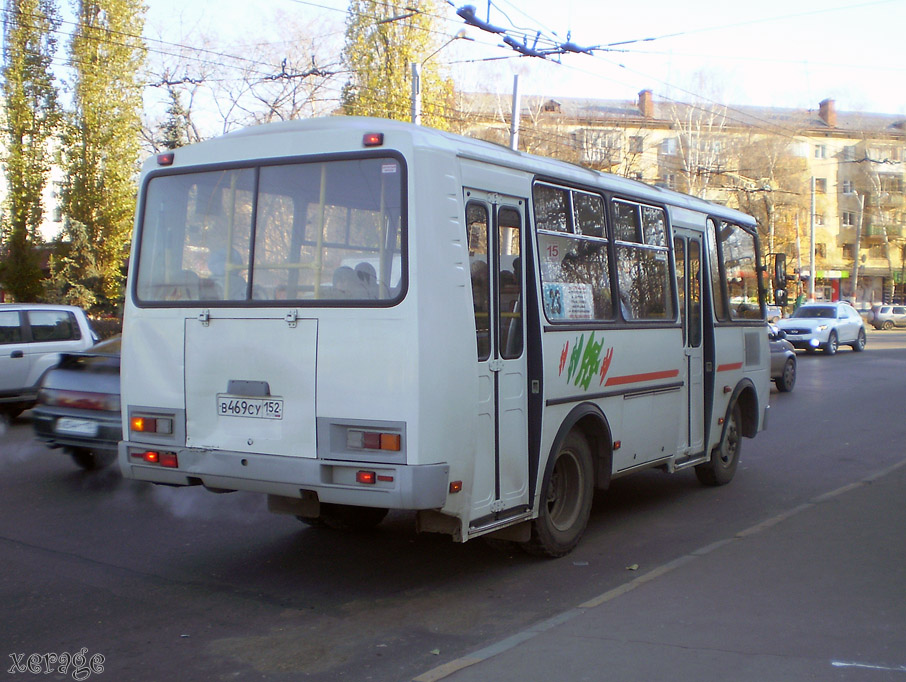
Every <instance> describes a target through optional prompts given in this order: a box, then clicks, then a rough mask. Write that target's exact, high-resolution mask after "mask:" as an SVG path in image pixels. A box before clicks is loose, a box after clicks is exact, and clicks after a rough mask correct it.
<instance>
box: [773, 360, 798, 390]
mask: <svg viewBox="0 0 906 682" xmlns="http://www.w3.org/2000/svg"><path fill="white" fill-rule="evenodd" d="M774 385H775V386H777V390H778V391H781V392H782V393H789V392H790V391H792V390H793V386H795V385H796V358H787V359H786V362H785V363H784V364H783V374H781V375H780V376H779V377H777V378H776V379H774Z"/></svg>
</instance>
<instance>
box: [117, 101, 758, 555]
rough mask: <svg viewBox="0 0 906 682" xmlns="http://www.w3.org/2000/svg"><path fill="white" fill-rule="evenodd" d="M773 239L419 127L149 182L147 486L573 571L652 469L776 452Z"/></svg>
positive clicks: (327, 140) (261, 140) (679, 204)
mask: <svg viewBox="0 0 906 682" xmlns="http://www.w3.org/2000/svg"><path fill="white" fill-rule="evenodd" d="M760 259H761V253H760V251H759V243H758V238H757V231H756V225H755V222H754V220H753V219H752V218H751V217H749V216H747V215H745V214H743V213H740V212H738V211H735V210H731V209H728V208H725V207H723V206H719V205H715V204H711V203H707V202H704V201H701V200H699V199H695V198H692V197H689V196H685V195H682V194H678V193H676V192H671V191H668V190H664V189H659V188H656V187H651V186H647V185H644V184H642V183H638V182H634V181H631V180H626V179H623V178H619V177H614V176H610V175H606V174H602V173H598V172H594V171H591V170H586V169H583V168H580V167H577V166H573V165H570V164H567V163H562V162H558V161H553V160H550V159H544V158H539V157H536V156H531V155H528V154H524V153H520V152H515V151H511V150H508V149H505V148H502V147H499V146H496V145H493V144H489V143H485V142H481V141H477V140H473V139H467V138H463V137H459V136H456V135H451V134H447V133H443V132H439V131H436V130H431V129H428V128H422V127H416V126H412V125H409V124H404V123H398V122H391V121H386V120H379V119H367V118H343V117H334V118H326V119H316V120H306V121H292V122H286V123H278V124H271V125H264V126H261V127H257V128H252V129H248V130H244V131H241V132H237V133H233V134H229V135H226V136H224V137H221V138H219V139H214V140H210V141H207V142H202V143H200V144H196V145H192V146H188V147H184V148H181V149H178V150H176V151H175V152H172V153H167V154H161V155H159V156H157V157H154V158H152V159H149V161H148V162H147V163H146V165H145V167H144V170H143V173H142V179H141V187H140V199H139V206H138V212H137V219H136V229H135V238H134V244H133V252H132V257H131V261H130V271H129V280H128V294H127V297H126V308H125V327H124V329H125V332H124V339H123V350H122V353H123V356H122V405H123V421H124V441H123V442H122V443H121V444H120V449H119V462H120V466H121V468H122V471H123V474H124V476H126V477H127V478H133V479H140V480H145V481H152V482H155V483H161V484H167V485H176V486H186V485H203V486H205V487H207V488H209V489H211V490H214V491H218V492H223V491H236V490H245V491H257V492H260V493H264V494H266V495H267V496H268V503H269V508H270V509H271V510H272V511H275V512H279V513H288V514H292V515H295V516H297V517H299V518H300V520H303V521H305V522H307V523H310V524H326V525H329V526H334V527H339V526H351V527H368V526H373V525H376V524H377V523H379V522H380V521H381V520H382V519H383V518H384V516H385V515H386V514H387V511H388V510H390V509H400V510H414V511H416V512H417V526H418V528H419V530H422V531H433V532H444V533H448V534H450V535H451V536H452V537H453V538H454V539H455V540H457V541H463V542H464V541H466V540H469V539H471V538H475V537H478V536H482V535H487V534H491V533H494V534H495V537H499V538H506V539H511V540H516V541H519V542H523V543H524V544H525V546H526V547H527V548H528V549H529V550H531V551H534V552H535V553H540V554H547V555H552V556H559V555H563V554H565V553H567V552H568V551H570V550H571V549H572V548H573V547H574V546H575V545H576V544H577V543H578V541H579V539H580V537H581V536H582V534H583V532H584V530H585V526H586V523H587V520H588V516H589V510H590V507H591V503H592V497H593V492H594V490H595V489H596V488H599V489H603V488H606V487H607V486H608V485H609V483H610V481H611V480H612V479H614V478H617V477H620V476H624V475H626V474H629V473H631V472H634V471H639V470H641V469H646V468H650V467H660V468H662V469H664V470H666V471H668V472H675V471H680V470H682V469H686V468H691V467H694V469H695V472H696V474H698V477H699V478H700V479H701V481H702V482H703V483H705V484H708V485H720V484H724V483H727V482H728V481H729V480H730V479H731V478H732V477H733V474H734V472H735V470H736V466H737V462H738V460H739V449H740V441H741V438H742V437H743V436H745V437H753V436H754V435H755V434H756V433H757V432H758V431H759V430H760V429H762V428H763V427H764V424H765V418H766V416H767V410H768V396H769V376H768V375H769V370H768V367H769V352H768V345H767V334H766V330H765V324H764V295H763V287H762V283H761V277H762V273H761V268H759V267H758V263H760V262H761V260H760Z"/></svg>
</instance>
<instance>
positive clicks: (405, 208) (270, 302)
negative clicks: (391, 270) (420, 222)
mask: <svg viewBox="0 0 906 682" xmlns="http://www.w3.org/2000/svg"><path fill="white" fill-rule="evenodd" d="M379 158H386V159H393V160H395V161H397V162H398V163H399V169H400V224H399V241H400V250H399V256H400V280H399V291H398V292H397V294H396V296H394V297H392V298H386V299H374V300H366V299H349V300H345V299H298V298H295V299H255V298H253V297H247V298H245V299H241V300H179V301H145V300H143V299H141V298H139V295H138V282H139V272H140V270H141V265H142V264H141V261H140V260H139V262H138V263H136V265H135V268H134V271H133V272H130V276H131V282H130V285H129V296H130V298H131V301H132V304H133V305H134V306H135V307H136V308H143V309H155V308H163V309H172V308H199V309H201V308H212V309H213V308H244V309H249V310H256V309H266V308H286V307H287V306H289V307H294V308H295V307H297V308H303V309H306V310H308V309H317V308H340V309H351V308H358V309H379V308H392V307H395V306H398V305H400V304H401V303H402V302H403V301H404V300H405V299H406V297H407V295H408V292H409V285H410V278H409V214H410V212H411V207H410V203H409V196H410V192H409V166H408V163H407V160H406V157H405V156H404V155H403V154H402V153H401V152H399V151H397V150H394V149H388V148H383V147H382V148H380V149H375V150H361V151H352V152H338V153H330V154H310V155H309V154H301V155H300V154H295V155H292V156H284V157H254V158H249V159H242V160H237V161H225V162H215V163H200V164H192V165H187V166H180V167H175V168H174V167H169V168H160V169H155V170H151V171H149V172H148V173H147V174H146V175H145V176H144V178H143V179H142V184H141V187H140V188H139V197H138V204H137V208H136V225H135V234H134V237H133V239H134V240H135V241H136V244H135V246H134V252H135V253H136V254H137V255H138V256H139V257H140V256H141V250H142V240H143V239H144V236H145V229H144V228H145V225H144V218H145V209H146V200H147V196H148V187H149V185H150V183H151V181H152V180H154V179H155V178H159V177H173V176H177V175H194V174H198V173H209V172H220V171H231V170H242V169H247V170H252V171H254V173H255V181H254V182H255V190H256V191H255V196H254V197H253V213H252V223H251V225H250V228H249V231H250V235H249V240H250V245H251V246H250V253H249V264H248V265H249V270H250V272H251V269H252V268H253V265H254V260H253V259H254V243H255V238H256V234H257V232H256V228H257V220H258V215H257V203H258V193H259V192H258V183H259V180H260V169H262V168H265V167H271V166H291V165H299V164H317V163H329V162H332V161H355V160H368V159H379Z"/></svg>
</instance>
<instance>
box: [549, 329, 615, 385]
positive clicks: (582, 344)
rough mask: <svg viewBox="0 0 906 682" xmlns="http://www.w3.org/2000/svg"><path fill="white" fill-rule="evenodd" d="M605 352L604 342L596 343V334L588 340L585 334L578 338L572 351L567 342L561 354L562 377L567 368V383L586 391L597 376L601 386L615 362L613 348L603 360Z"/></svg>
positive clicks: (592, 334)
mask: <svg viewBox="0 0 906 682" xmlns="http://www.w3.org/2000/svg"><path fill="white" fill-rule="evenodd" d="M603 350H604V341H603V340H601V341H595V333H594V332H592V333H591V335H590V336H588V337H587V338H586V336H585V334H582V335H581V336H579V337H578V338H576V340H575V341H574V343H573V348H572V351H570V349H569V341H567V342H566V344H565V345H564V346H563V350H562V351H561V353H560V375H561V376H562V375H563V369H564V368H566V381H567V383H569V382H572V383H573V385H575V386H581V387H582V388H583V389H585V390H586V391H587V390H588V387H589V385H590V384H591V380H592V378H593V377H594V376H595V375H598V376H600V377H601V380H600V382H599V385H600V384H603V383H604V379H605V377H606V376H607V370H609V369H610V362H611V360H613V346H611V347H610V348H609V349H608V350H607V352H606V353H604V357H603V359H602V358H601V353H602V352H603Z"/></svg>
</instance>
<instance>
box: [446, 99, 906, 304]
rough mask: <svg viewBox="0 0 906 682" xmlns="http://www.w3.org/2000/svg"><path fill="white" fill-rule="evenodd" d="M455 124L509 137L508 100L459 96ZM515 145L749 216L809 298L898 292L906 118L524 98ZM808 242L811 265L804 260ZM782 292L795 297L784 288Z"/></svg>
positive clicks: (903, 246) (830, 106)
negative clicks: (461, 115)
mask: <svg viewBox="0 0 906 682" xmlns="http://www.w3.org/2000/svg"><path fill="white" fill-rule="evenodd" d="M461 106H462V109H463V110H464V111H465V112H466V114H467V116H466V117H465V118H467V119H468V120H469V124H468V125H466V126H464V127H463V132H465V133H467V134H470V135H474V136H477V137H483V138H486V139H492V140H496V141H499V142H502V143H506V142H507V141H508V137H509V132H510V121H509V119H510V115H509V112H510V111H511V106H512V105H511V100H510V98H509V97H505V96H503V97H501V96H493V95H485V94H477V95H476V94H471V95H463V96H462V105H461ZM520 124H521V125H520V138H519V148H520V149H524V150H526V151H530V152H534V153H541V154H547V155H551V156H557V157H560V158H565V159H567V160H570V161H573V162H576V163H580V164H582V165H585V166H589V167H592V168H596V169H599V170H604V171H608V172H612V173H617V174H620V175H624V176H626V177H631V178H635V179H638V180H641V181H643V182H648V183H660V184H663V185H665V186H668V187H670V188H673V189H677V190H679V191H683V192H688V193H690V194H695V195H697V196H701V197H704V198H706V199H709V200H712V201H717V202H721V203H725V204H729V205H732V206H734V207H738V208H741V209H742V210H745V211H747V212H750V213H752V214H753V215H755V216H756V217H757V218H758V219H759V222H760V224H761V229H762V233H763V234H762V236H763V238H764V244H765V246H766V248H765V251H766V252H770V253H784V254H786V256H787V262H788V263H789V264H791V267H790V269H791V270H795V271H796V272H797V273H798V274H799V275H800V277H801V282H802V285H801V286H802V288H803V289H804V290H808V288H809V287H808V284H809V278H810V277H811V276H812V273H814V276H815V283H814V284H815V286H814V291H815V295H816V298H818V299H826V300H835V299H840V298H843V299H848V300H852V301H857V302H869V303H872V302H877V301H881V300H882V299H884V298H889V297H896V298H903V297H904V296H906V285H904V281H906V277H904V274H906V202H904V197H906V192H904V182H906V181H904V178H906V116H903V115H899V116H897V115H889V114H873V113H862V112H844V111H837V109H836V106H835V102H834V100H832V99H826V100H824V101H822V102H821V103H820V104H819V105H818V106H817V107H816V108H815V109H811V110H798V109H779V108H769V107H750V106H745V107H737V106H727V105H722V104H717V103H713V102H700V103H696V104H686V103H679V102H671V101H658V100H656V99H655V98H654V96H653V94H652V92H651V91H650V90H643V91H642V92H640V93H639V96H638V99H637V100H636V101H613V100H597V99H570V98H557V99H551V98H541V97H527V98H524V99H523V101H522V102H521V120H520ZM813 239H814V252H815V258H814V264H813V263H812V259H811V252H812V248H811V245H812V240H813ZM792 288H793V287H791V291H790V293H791V295H795V292H793V291H792Z"/></svg>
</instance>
